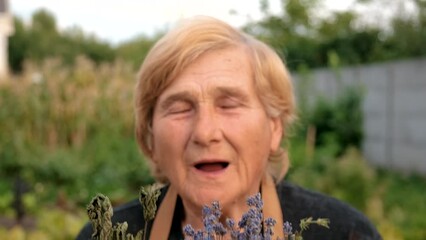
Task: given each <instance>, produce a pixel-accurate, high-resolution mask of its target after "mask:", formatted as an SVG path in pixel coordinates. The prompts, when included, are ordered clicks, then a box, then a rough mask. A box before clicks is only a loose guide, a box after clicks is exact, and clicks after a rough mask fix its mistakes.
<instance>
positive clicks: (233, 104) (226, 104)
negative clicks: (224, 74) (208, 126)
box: [217, 98, 242, 110]
mask: <svg viewBox="0 0 426 240" xmlns="http://www.w3.org/2000/svg"><path fill="white" fill-rule="evenodd" d="M241 105H242V103H241V101H239V100H238V99H235V98H224V99H220V100H219V101H218V102H217V106H218V107H219V108H221V109H224V110H230V109H236V108H238V107H240V106H241Z"/></svg>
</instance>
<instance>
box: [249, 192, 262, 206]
mask: <svg viewBox="0 0 426 240" xmlns="http://www.w3.org/2000/svg"><path fill="white" fill-rule="evenodd" d="M247 205H248V206H249V207H255V208H256V209H259V210H260V209H262V208H263V201H262V197H261V195H260V193H257V194H256V195H254V196H252V197H249V198H247Z"/></svg>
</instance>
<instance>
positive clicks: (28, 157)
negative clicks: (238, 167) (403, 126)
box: [0, 0, 426, 240]
mask: <svg viewBox="0 0 426 240" xmlns="http://www.w3.org/2000/svg"><path fill="white" fill-rule="evenodd" d="M321 2H322V1H320V0H316V1H300V0H283V1H282V5H281V7H282V13H281V14H279V15H277V14H271V13H270V9H269V6H268V1H266V0H262V1H261V10H262V13H263V18H262V20H260V21H252V22H249V23H247V25H245V26H244V27H243V29H244V30H245V31H247V32H249V33H251V34H253V35H255V36H257V37H259V38H260V39H262V40H264V41H265V42H267V43H269V44H270V45H271V46H273V47H274V48H275V49H276V51H277V52H278V53H279V54H280V55H281V56H282V57H283V58H284V59H285V60H286V62H287V64H288V66H289V68H290V70H291V71H292V72H293V73H299V74H300V75H303V72H306V71H309V70H310V69H314V68H318V67H342V66H347V65H356V64H367V63H372V62H379V61H389V60H396V59H403V58H404V59H405V58H415V57H420V56H425V55H426V48H425V47H424V46H426V27H425V26H426V2H425V1H422V0H411V1H410V2H412V3H413V4H414V6H415V9H414V10H413V11H411V12H404V11H398V12H395V13H394V15H392V16H391V17H390V18H389V19H388V22H386V23H376V24H371V23H370V24H360V23H362V21H361V22H360V18H361V16H360V15H359V14H358V13H357V12H356V11H353V10H347V11H340V12H334V13H331V15H328V16H321V15H320V14H315V13H316V9H317V6H318V4H319V3H321ZM358 2H359V4H360V5H365V6H368V4H371V3H372V2H376V3H377V2H384V1H380V0H376V1H373V0H370V1H368V0H364V1H361V0H359V1H358ZM384 4H386V3H384ZM357 23H358V24H357ZM14 25H15V34H14V35H13V36H11V37H10V38H9V63H10V66H11V69H12V71H13V75H12V76H10V79H7V80H6V81H2V82H0V176H1V177H0V193H1V194H0V239H73V238H74V237H75V235H76V234H77V233H78V231H79V230H80V228H81V227H82V226H83V224H84V223H85V222H87V217H86V215H85V206H86V204H88V202H89V201H90V199H91V197H93V196H94V195H95V194H96V193H98V192H101V193H104V194H105V195H107V196H109V198H110V199H111V200H112V202H113V204H115V205H117V204H120V203H124V202H126V201H128V200H130V199H133V198H135V197H137V193H138V189H139V186H141V185H145V184H148V183H151V182H152V181H153V180H152V178H151V177H150V175H149V171H148V169H147V165H146V164H145V162H144V161H143V157H142V155H141V154H140V152H139V150H138V148H137V146H136V142H135V139H134V133H133V125H134V122H133V121H134V120H133V109H132V98H133V88H134V81H135V76H136V73H137V68H138V66H139V65H140V63H141V62H142V60H143V59H144V56H145V55H146V53H147V51H148V50H149V48H150V46H152V44H153V43H154V42H155V40H156V39H158V37H159V36H161V33H159V34H158V36H150V37H148V36H141V37H138V38H136V39H132V40H129V41H127V42H124V43H121V44H119V45H116V46H112V45H111V44H109V43H108V42H105V41H101V40H99V39H97V38H96V36H93V35H90V34H86V33H85V32H84V31H83V30H82V29H80V28H77V27H75V28H72V29H66V30H65V31H59V30H58V29H57V26H56V20H55V18H54V17H53V15H52V14H51V13H49V12H48V11H46V10H40V11H38V12H36V13H35V14H34V15H33V17H32V21H31V24H29V25H27V24H24V23H23V21H22V20H21V19H19V18H18V17H15V18H14ZM384 25H386V27H384ZM333 56H338V57H339V66H335V65H333ZM299 87H300V88H303V85H300V86H299ZM298 91H299V92H303V89H302V90H300V89H298ZM362 101H363V94H362V92H361V91H360V90H359V89H356V88H347V89H346V90H345V91H344V92H342V94H341V95H339V96H338V97H337V98H336V99H334V100H327V99H323V98H318V99H317V100H316V101H315V103H314V104H312V105H310V106H307V105H305V104H303V101H302V102H300V115H299V122H298V124H297V125H296V126H295V127H294V129H293V131H292V137H291V138H290V140H289V141H288V142H287V143H286V145H287V146H288V148H289V150H290V158H291V162H292V167H291V169H290V172H289V174H288V176H287V179H289V180H290V181H293V182H296V183H299V184H301V185H303V186H305V187H307V188H311V189H315V190H318V191H321V192H325V193H327V194H330V195H332V196H335V197H337V198H339V199H342V200H344V201H346V202H348V203H350V204H352V205H353V206H355V207H356V208H358V209H359V210H361V211H363V212H364V213H365V214H366V215H367V216H368V217H369V218H370V219H371V220H372V221H373V222H374V224H376V226H377V227H378V229H379V231H380V232H381V234H382V235H383V238H384V239H419V240H420V239H426V218H425V217H424V214H425V213H426V193H425V192H426V191H425V190H426V178H425V176H416V175H408V174H403V173H398V172H393V171H390V170H385V169H379V168H376V167H373V166H370V165H369V164H368V161H366V160H365V159H364V158H363V156H362V154H361V153H360V150H359V149H360V147H361V144H362V139H363V138H362V137H363V133H362V129H363V128H362V124H363V123H362V111H361V106H362ZM354 116H355V117H354ZM17 223H18V224H17Z"/></svg>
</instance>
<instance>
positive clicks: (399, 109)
mask: <svg viewBox="0 0 426 240" xmlns="http://www.w3.org/2000/svg"><path fill="white" fill-rule="evenodd" d="M293 78H294V81H295V85H296V91H301V90H300V88H301V86H302V85H303V86H305V89H304V90H303V91H305V93H306V91H309V92H310V97H309V101H310V102H312V101H314V99H315V97H313V96H318V95H323V96H327V97H331V98H333V97H335V96H336V94H337V92H338V91H339V89H341V88H342V87H344V86H347V85H359V86H362V87H363V88H364V89H365V90H366V92H365V98H364V103H363V111H364V136H365V137H364V142H363V149H362V150H363V153H364V156H365V158H366V159H367V160H368V161H370V162H371V163H373V164H375V165H378V166H382V167H386V168H391V169H395V170H399V171H402V172H409V173H420V174H426V58H423V59H416V60H404V61H397V62H389V63H380V64H372V65H364V66H358V67H349V68H342V69H341V70H338V71H332V70H329V69H319V70H315V71H312V72H311V73H310V74H309V75H307V76H301V75H296V74H294V75H293ZM306 79H309V80H306ZM303 81H305V82H303ZM306 81H307V82H306ZM307 89H308V90H307ZM309 101H308V102H309Z"/></svg>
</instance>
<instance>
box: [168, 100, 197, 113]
mask: <svg viewBox="0 0 426 240" xmlns="http://www.w3.org/2000/svg"><path fill="white" fill-rule="evenodd" d="M191 110H192V105H191V104H190V103H189V102H186V101H176V102H174V103H172V104H171V105H170V106H169V108H168V111H167V112H168V113H169V114H184V113H188V112H190V111H191Z"/></svg>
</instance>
